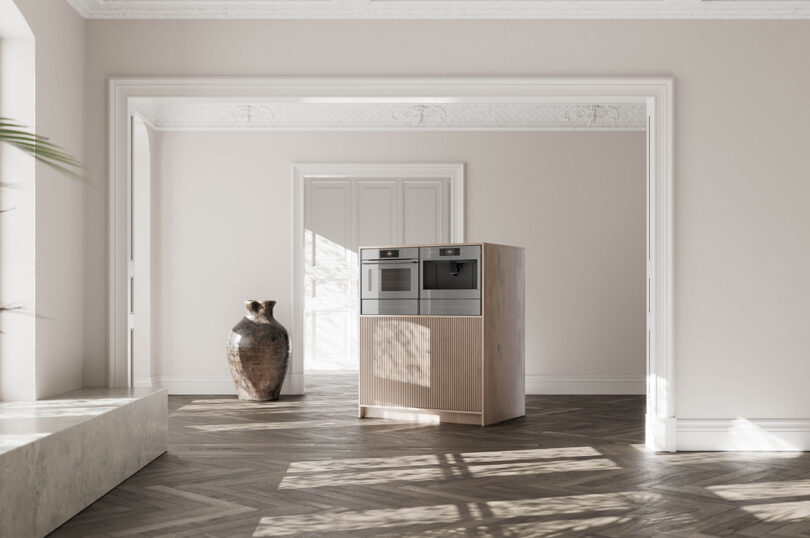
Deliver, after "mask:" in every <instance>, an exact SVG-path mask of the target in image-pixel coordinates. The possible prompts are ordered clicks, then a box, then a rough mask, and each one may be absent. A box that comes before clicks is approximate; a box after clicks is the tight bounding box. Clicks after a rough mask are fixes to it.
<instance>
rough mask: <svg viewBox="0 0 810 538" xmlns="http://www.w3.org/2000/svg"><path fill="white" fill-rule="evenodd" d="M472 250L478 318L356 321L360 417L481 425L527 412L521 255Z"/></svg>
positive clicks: (486, 246)
mask: <svg viewBox="0 0 810 538" xmlns="http://www.w3.org/2000/svg"><path fill="white" fill-rule="evenodd" d="M472 244H473V245H480V246H481V247H482V271H481V296H482V305H481V307H482V310H481V312H482V314H481V315H480V316H361V317H360V373H359V377H360V380H359V381H360V383H359V416H360V417H384V418H403V419H409V420H425V421H438V422H457V423H464V424H480V425H481V426H485V425H488V424H493V423H496V422H500V421H503V420H508V419H510V418H515V417H519V416H523V415H524V414H525V366H524V364H525V356H524V350H525V334H526V331H525V322H524V310H525V299H524V287H525V282H524V274H525V273H524V251H523V249H522V248H519V247H510V246H505V245H496V244H492V243H472Z"/></svg>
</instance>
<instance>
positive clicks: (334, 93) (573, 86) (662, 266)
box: [108, 77, 676, 450]
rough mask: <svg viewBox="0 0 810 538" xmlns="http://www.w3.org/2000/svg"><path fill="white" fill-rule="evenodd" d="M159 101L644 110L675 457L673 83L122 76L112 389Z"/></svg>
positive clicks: (652, 277)
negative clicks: (138, 116) (131, 118)
mask: <svg viewBox="0 0 810 538" xmlns="http://www.w3.org/2000/svg"><path fill="white" fill-rule="evenodd" d="M158 97H175V98H194V97H198V98H200V97H203V98H220V97H224V98H232V99H235V98H245V99H248V98H256V97H261V98H262V99H265V100H271V101H272V100H277V101H279V102H281V101H283V102H312V101H313V100H315V101H318V102H330V101H331V102H345V101H346V100H351V101H352V102H386V101H391V100H401V102H408V103H435V102H437V101H445V102H456V103H463V102H470V103H475V102H479V103H480V102H503V103H538V102H549V103H582V104H607V103H645V104H646V105H647V115H648V122H649V128H648V130H647V136H648V140H649V142H648V177H647V192H648V203H647V216H648V219H647V235H648V241H647V266H648V271H647V274H648V281H649V282H648V290H649V291H648V294H647V312H648V315H647V328H648V353H647V415H646V416H647V418H646V444H647V446H648V447H651V448H655V449H658V450H675V446H676V445H675V442H676V440H675V434H676V430H675V423H676V419H675V390H674V382H675V379H674V353H673V321H674V306H673V293H672V290H673V286H672V282H673V280H672V279H673V270H672V267H673V254H672V251H673V243H672V190H673V150H674V145H673V81H672V78H671V77H567V78H557V77H120V78H119V77H115V78H111V79H110V80H109V100H108V107H109V110H108V122H109V145H108V167H109V170H108V173H109V178H108V188H109V213H108V220H109V222H108V229H109V236H108V237H109V253H108V254H109V260H108V261H109V267H108V273H109V275H108V282H109V297H108V299H109V313H108V346H109V354H108V383H109V385H110V386H128V385H131V384H132V375H131V371H130V369H129V367H128V360H127V357H128V353H127V346H126V343H127V311H126V307H127V256H126V254H127V241H128V239H127V196H128V181H129V177H128V167H127V152H128V149H127V145H128V132H127V117H128V115H129V113H130V112H131V107H132V105H133V103H135V102H136V101H137V100H139V99H140V100H141V101H142V100H144V99H149V98H158Z"/></svg>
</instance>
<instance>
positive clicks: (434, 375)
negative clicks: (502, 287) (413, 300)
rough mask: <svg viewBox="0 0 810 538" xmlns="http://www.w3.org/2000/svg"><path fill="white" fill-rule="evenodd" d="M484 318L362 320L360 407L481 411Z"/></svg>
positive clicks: (426, 317) (410, 317)
mask: <svg viewBox="0 0 810 538" xmlns="http://www.w3.org/2000/svg"><path fill="white" fill-rule="evenodd" d="M482 339H483V320H482V319H481V318H480V317H477V316H476V317H448V316H441V317H437V316H363V317H361V318H360V386H359V389H360V394H359V396H360V405H371V406H391V407H406V408H421V409H432V410H444V411H464V412H478V413H480V412H481V408H482V402H481V369H482V357H483V348H482V341H483V340H482Z"/></svg>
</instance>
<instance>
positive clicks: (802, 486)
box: [706, 480, 810, 501]
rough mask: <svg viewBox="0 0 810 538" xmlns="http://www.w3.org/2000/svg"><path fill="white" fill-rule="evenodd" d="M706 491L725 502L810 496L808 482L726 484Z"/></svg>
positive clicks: (809, 482) (809, 484)
mask: <svg viewBox="0 0 810 538" xmlns="http://www.w3.org/2000/svg"><path fill="white" fill-rule="evenodd" d="M706 489H708V490H709V491H711V492H712V493H714V494H715V495H717V496H719V497H722V498H723V499H726V500H727V501H751V500H761V499H776V498H780V497H806V496H810V480H787V481H783V482H758V483H753V484H727V485H722V486H709V487H707V488H706Z"/></svg>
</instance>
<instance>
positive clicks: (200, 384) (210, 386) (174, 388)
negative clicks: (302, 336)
mask: <svg viewBox="0 0 810 538" xmlns="http://www.w3.org/2000/svg"><path fill="white" fill-rule="evenodd" d="M133 384H134V386H136V387H166V388H167V389H169V394H171V395H182V394H226V395H235V394H236V387H235V386H234V384H233V379H232V378H231V376H193V377H192V376H171V375H168V376H167V375H163V376H152V377H136V378H135V381H134V383H133ZM303 384H304V383H303V376H302V375H301V374H289V375H288V376H287V379H286V381H285V382H284V386H283V387H281V394H303V392H304V390H303V389H304V387H303Z"/></svg>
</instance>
